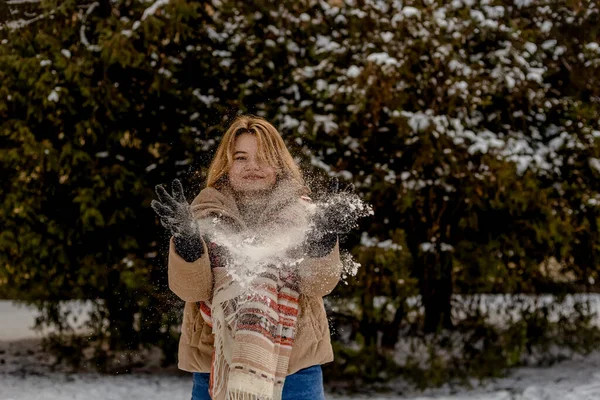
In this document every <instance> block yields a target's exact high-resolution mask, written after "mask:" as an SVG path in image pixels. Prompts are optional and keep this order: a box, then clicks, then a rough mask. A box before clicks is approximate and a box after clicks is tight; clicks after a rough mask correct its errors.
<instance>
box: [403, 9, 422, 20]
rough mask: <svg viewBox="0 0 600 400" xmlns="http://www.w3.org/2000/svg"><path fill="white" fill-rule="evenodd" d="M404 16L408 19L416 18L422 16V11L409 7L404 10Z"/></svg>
mask: <svg viewBox="0 0 600 400" xmlns="http://www.w3.org/2000/svg"><path fill="white" fill-rule="evenodd" d="M402 15H404V16H405V17H407V18H411V17H414V16H419V15H421V11H419V10H418V9H416V8H414V7H409V6H407V7H404V8H403V9H402Z"/></svg>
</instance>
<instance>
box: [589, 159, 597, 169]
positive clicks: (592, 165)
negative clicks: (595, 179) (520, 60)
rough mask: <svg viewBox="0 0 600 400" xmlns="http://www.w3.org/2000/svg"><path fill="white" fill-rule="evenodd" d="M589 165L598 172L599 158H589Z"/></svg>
mask: <svg viewBox="0 0 600 400" xmlns="http://www.w3.org/2000/svg"><path fill="white" fill-rule="evenodd" d="M589 162H590V167H592V168H594V169H595V170H596V171H598V172H600V160H598V159H597V158H590V161H589Z"/></svg>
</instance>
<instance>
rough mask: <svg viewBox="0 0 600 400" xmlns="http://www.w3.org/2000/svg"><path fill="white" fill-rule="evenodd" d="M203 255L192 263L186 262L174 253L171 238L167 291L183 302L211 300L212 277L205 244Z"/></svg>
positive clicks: (173, 244) (203, 244)
mask: <svg viewBox="0 0 600 400" xmlns="http://www.w3.org/2000/svg"><path fill="white" fill-rule="evenodd" d="M202 246H203V248H204V253H203V254H202V256H201V257H200V258H199V259H197V260H196V261H193V262H187V261H185V260H184V259H183V258H181V256H180V255H179V254H177V252H176V251H175V243H174V241H173V238H172V237H171V241H170V244H169V261H168V277H169V289H171V291H172V292H173V293H175V294H176V295H177V296H178V297H179V298H181V299H182V300H183V301H187V302H196V301H209V300H210V299H211V298H212V289H213V276H212V270H211V267H210V259H209V256H208V250H207V248H206V244H205V243H204V241H202Z"/></svg>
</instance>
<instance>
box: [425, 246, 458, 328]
mask: <svg viewBox="0 0 600 400" xmlns="http://www.w3.org/2000/svg"><path fill="white" fill-rule="evenodd" d="M435 250H436V251H435V252H425V253H422V254H421V256H420V257H419V262H418V267H417V268H418V271H421V276H420V280H419V289H420V292H421V298H422V302H423V307H424V308H425V322H424V326H423V329H424V331H425V332H427V333H434V332H438V331H439V330H440V329H441V328H444V329H451V328H452V327H453V325H452V318H451V311H452V304H451V299H452V291H453V284H452V253H450V252H441V251H440V249H439V248H436V249H435Z"/></svg>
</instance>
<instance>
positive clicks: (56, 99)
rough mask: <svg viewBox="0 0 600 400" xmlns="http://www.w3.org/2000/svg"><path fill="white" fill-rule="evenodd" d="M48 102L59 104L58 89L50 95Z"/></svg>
mask: <svg viewBox="0 0 600 400" xmlns="http://www.w3.org/2000/svg"><path fill="white" fill-rule="evenodd" d="M48 101H53V102H55V103H56V102H57V101H58V92H57V90H56V89H54V90H52V91H51V92H50V94H49V95H48Z"/></svg>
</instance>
